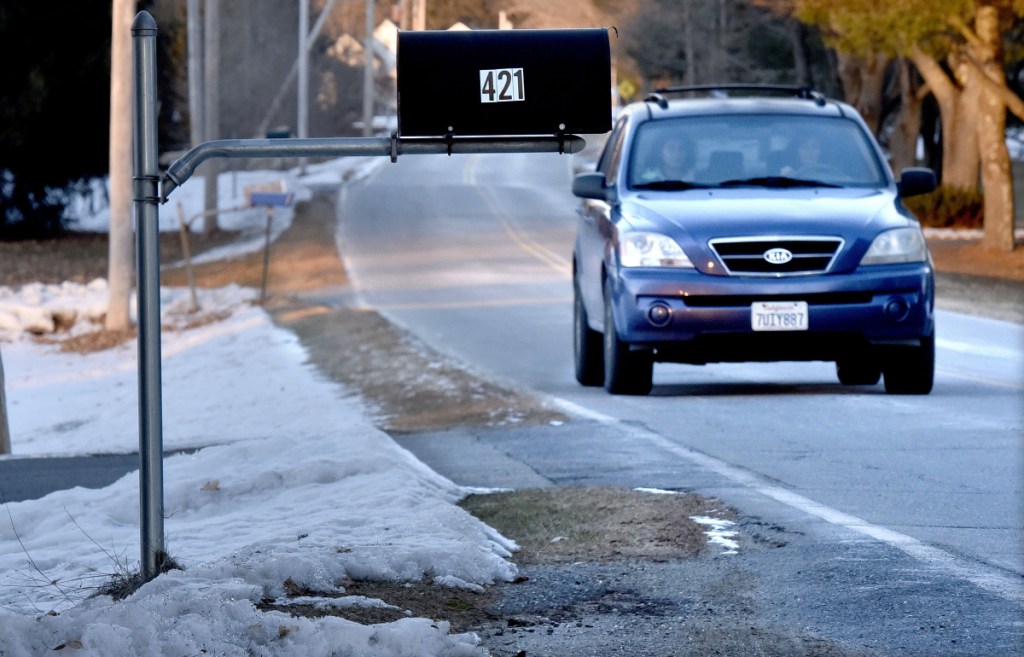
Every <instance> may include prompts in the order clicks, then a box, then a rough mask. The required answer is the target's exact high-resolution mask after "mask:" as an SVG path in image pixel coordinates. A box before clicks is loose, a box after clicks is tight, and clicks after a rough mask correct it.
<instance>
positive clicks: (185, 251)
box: [178, 203, 199, 312]
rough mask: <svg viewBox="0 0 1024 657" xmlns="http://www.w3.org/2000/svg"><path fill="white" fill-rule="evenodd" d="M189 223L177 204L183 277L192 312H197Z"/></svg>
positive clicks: (197, 304)
mask: <svg viewBox="0 0 1024 657" xmlns="http://www.w3.org/2000/svg"><path fill="white" fill-rule="evenodd" d="M190 225H191V224H190V222H188V221H185V208H184V207H182V205H181V203H178V234H179V235H180V236H181V253H182V256H184V258H185V276H186V277H187V278H188V289H189V290H191V291H192V312H195V311H197V310H199V299H198V298H196V276H195V273H193V271H192V250H191V249H190V248H189V242H188V230H189V226H190Z"/></svg>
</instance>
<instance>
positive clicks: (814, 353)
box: [573, 85, 935, 395]
mask: <svg viewBox="0 0 1024 657" xmlns="http://www.w3.org/2000/svg"><path fill="white" fill-rule="evenodd" d="M676 96H682V97H676ZM934 188H935V175H934V173H933V172H932V171H930V170H928V169H920V168H909V169H905V170H904V171H903V172H902V173H901V177H900V180H899V181H897V180H896V179H895V178H894V176H893V173H892V171H891V170H890V168H889V166H888V164H887V162H886V158H885V155H884V153H883V152H882V150H881V149H880V147H879V146H878V143H877V142H876V141H875V139H874V138H873V137H872V135H871V132H870V131H869V130H868V128H867V126H866V125H865V123H864V121H863V119H862V118H861V117H860V116H859V115H858V113H857V111H856V110H855V109H853V108H852V107H851V106H849V105H847V104H845V103H842V102H838V101H835V100H830V99H826V98H824V97H823V96H822V95H821V94H819V93H817V92H815V91H811V90H808V89H802V88H791V87H777V86H773V87H764V86H758V87H749V86H738V85H726V86H717V87H677V88H670V89H662V90H659V91H657V92H655V93H654V94H651V95H650V96H649V97H648V98H647V99H646V100H645V101H644V102H641V103H634V104H632V105H630V106H628V107H627V108H625V109H624V110H623V112H622V114H621V115H620V116H619V118H618V120H617V121H616V123H615V125H614V127H613V130H612V132H611V133H610V135H609V137H608V139H607V142H606V143H605V145H604V150H603V152H602V154H601V157H600V159H599V161H598V163H597V168H596V170H595V171H593V172H587V173H581V174H579V175H577V176H576V178H575V180H574V181H573V193H574V194H575V195H576V196H578V197H580V198H581V199H582V203H581V206H580V208H579V215H580V218H579V225H578V230H577V235H576V243H575V248H574V253H573V289H574V352H575V367H576V379H577V380H578V381H579V382H580V383H581V384H583V385H594V386H597V385H602V384H603V385H604V387H605V389H606V390H607V391H608V392H610V393H613V394H641V395H642V394H647V393H649V392H650V391H651V387H652V374H653V367H654V363H656V362H673V363H692V364H704V363H712V362H748V361H789V360H798V361H808V360H820V361H831V362H835V363H836V371H837V375H838V378H839V381H840V382H841V383H843V384H846V385H875V384H877V383H878V382H879V380H881V379H882V377H883V375H884V378H885V390H886V391H887V392H889V393H896V394H927V393H929V392H931V389H932V381H933V377H934V370H935V319H934V300H935V287H934V275H933V268H932V262H931V256H930V254H929V253H928V248H927V245H926V244H925V240H924V236H923V234H922V232H921V227H920V224H919V223H918V221H917V220H916V219H915V218H914V216H913V215H912V214H911V213H910V212H909V211H908V210H907V208H906V207H904V205H903V203H902V199H904V198H907V197H909V196H913V195H917V194H924V193H927V192H930V191H932V190H933V189H934Z"/></svg>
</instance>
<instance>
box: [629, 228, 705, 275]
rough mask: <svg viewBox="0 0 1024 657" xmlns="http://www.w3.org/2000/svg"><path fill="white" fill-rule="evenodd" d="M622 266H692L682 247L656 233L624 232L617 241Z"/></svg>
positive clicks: (669, 238)
mask: <svg viewBox="0 0 1024 657" xmlns="http://www.w3.org/2000/svg"><path fill="white" fill-rule="evenodd" d="M619 263H620V264H621V265H622V266H623V267H693V263H692V262H690V259H689V258H687V257H686V254H685V253H683V249H682V247H680V246H679V244H677V243H676V241H675V240H673V239H672V238H671V237H666V236H665V235H661V234H658V233H625V234H623V235H622V236H621V237H620V241H619Z"/></svg>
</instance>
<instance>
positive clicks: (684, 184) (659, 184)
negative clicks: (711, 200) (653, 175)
mask: <svg viewBox="0 0 1024 657" xmlns="http://www.w3.org/2000/svg"><path fill="white" fill-rule="evenodd" d="M708 187H711V185H705V184H703V183H695V182H690V181H688V180H655V181H652V182H646V183H638V184H636V185H633V189H655V190H659V191H677V190H681V189H706V188H708Z"/></svg>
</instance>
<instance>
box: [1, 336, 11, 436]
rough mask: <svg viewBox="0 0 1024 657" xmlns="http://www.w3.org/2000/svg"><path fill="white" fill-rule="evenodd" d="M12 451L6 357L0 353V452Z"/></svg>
mask: <svg viewBox="0 0 1024 657" xmlns="http://www.w3.org/2000/svg"><path fill="white" fill-rule="evenodd" d="M10 453H11V428H10V424H8V422H7V396H6V395H5V394H4V359H3V357H2V354H0V454H10Z"/></svg>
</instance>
